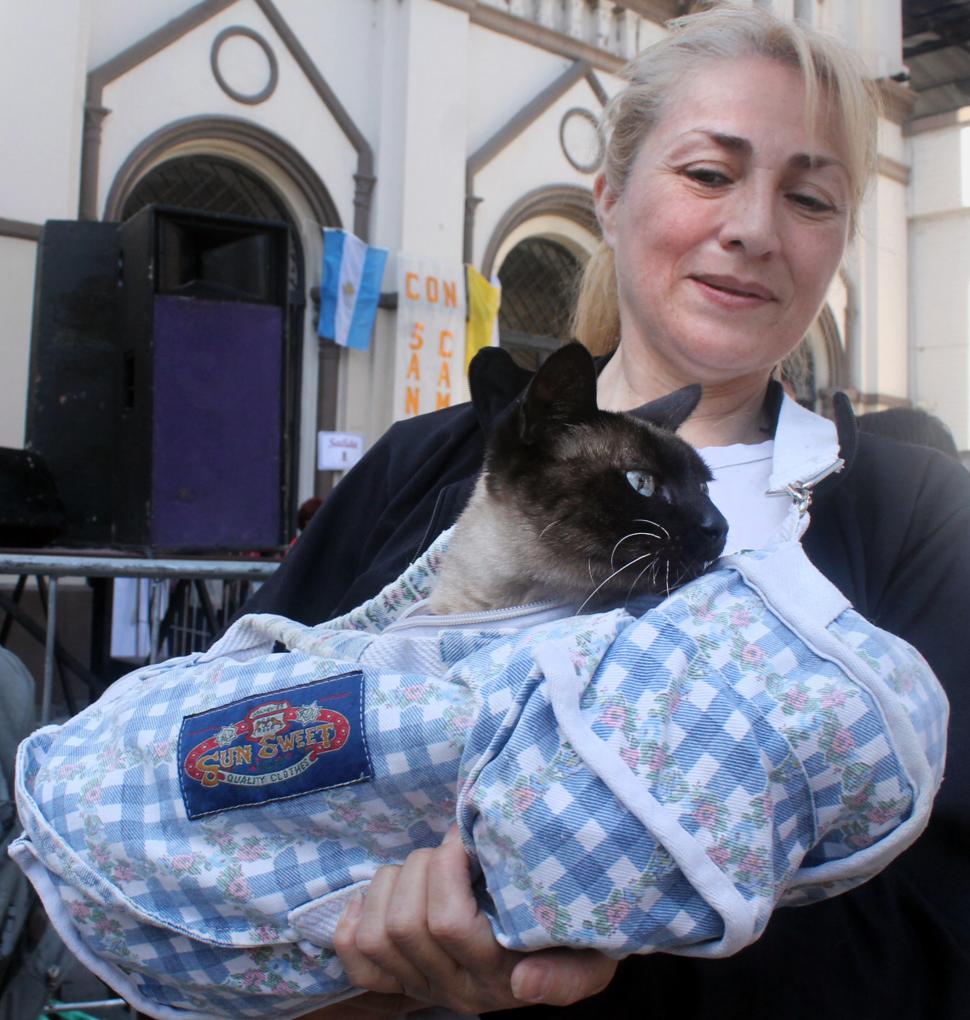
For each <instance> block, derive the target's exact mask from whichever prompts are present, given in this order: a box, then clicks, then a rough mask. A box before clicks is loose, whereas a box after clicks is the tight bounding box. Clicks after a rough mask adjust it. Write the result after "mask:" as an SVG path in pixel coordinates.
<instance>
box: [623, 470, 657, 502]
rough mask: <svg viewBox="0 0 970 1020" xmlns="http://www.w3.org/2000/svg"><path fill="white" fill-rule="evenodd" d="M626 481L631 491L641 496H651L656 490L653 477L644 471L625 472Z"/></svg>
mask: <svg viewBox="0 0 970 1020" xmlns="http://www.w3.org/2000/svg"><path fill="white" fill-rule="evenodd" d="M626 480H627V481H628V482H629V483H630V487H631V488H632V489H633V491H634V492H638V493H639V494H640V495H641V496H652V495H653V494H654V490H655V489H656V488H657V483H656V482H655V481H654V478H653V475H651V474H648V473H647V472H646V471H627V473H626Z"/></svg>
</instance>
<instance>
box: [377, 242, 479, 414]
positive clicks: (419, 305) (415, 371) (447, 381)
mask: <svg viewBox="0 0 970 1020" xmlns="http://www.w3.org/2000/svg"><path fill="white" fill-rule="evenodd" d="M467 399H468V386H467V383H466V382H465V270H464V266H463V265H462V264H461V262H458V261H455V262H449V261H443V260H441V259H429V258H422V257H420V256H413V255H407V254H405V253H403V252H402V253H401V254H400V255H399V256H398V274H397V359H396V365H395V372H394V418H395V420H397V419H399V418H410V417H413V416H414V415H416V414H424V413H425V412H426V411H435V410H437V409H438V408H440V407H450V406H451V405H452V404H456V403H459V402H460V401H462V400H467Z"/></svg>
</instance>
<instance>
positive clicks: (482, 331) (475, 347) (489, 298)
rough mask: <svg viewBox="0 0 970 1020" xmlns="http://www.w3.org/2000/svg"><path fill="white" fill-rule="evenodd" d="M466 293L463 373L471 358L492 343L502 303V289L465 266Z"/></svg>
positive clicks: (474, 269)
mask: <svg viewBox="0 0 970 1020" xmlns="http://www.w3.org/2000/svg"><path fill="white" fill-rule="evenodd" d="M465 285H466V289H467V291H468V325H467V327H466V330H465V371H466V372H467V371H468V366H469V364H470V363H471V360H472V358H474V357H475V355H476V354H477V353H478V352H479V351H480V350H481V349H482V348H483V347H488V346H490V345H491V343H492V335H493V333H494V332H495V320H496V318H497V317H498V309H499V305H500V304H501V303H502V289H501V288H500V287H496V286H494V285H493V284H491V283H489V282H488V280H486V279H485V277H484V276H482V274H481V273H480V272H479V271H478V270H477V269H476V268H475V267H474V266H469V265H466V266H465Z"/></svg>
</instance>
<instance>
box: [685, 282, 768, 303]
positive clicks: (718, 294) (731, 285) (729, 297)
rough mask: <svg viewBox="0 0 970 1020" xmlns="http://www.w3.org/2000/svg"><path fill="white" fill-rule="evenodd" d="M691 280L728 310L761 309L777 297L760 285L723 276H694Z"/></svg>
mask: <svg viewBox="0 0 970 1020" xmlns="http://www.w3.org/2000/svg"><path fill="white" fill-rule="evenodd" d="M691 279H692V280H693V281H694V283H695V284H697V286H698V287H699V289H700V290H701V292H702V293H703V294H704V295H705V296H706V297H708V298H709V299H710V300H712V301H714V302H716V303H717V304H720V305H723V306H725V307H728V308H759V307H761V306H762V305H764V304H766V303H767V302H769V301H774V300H775V295H774V294H773V293H772V292H771V291H770V290H768V289H767V288H766V287H762V286H761V285H760V284H757V283H751V282H749V281H747V280H735V279H734V278H733V277H723V276H692V277H691Z"/></svg>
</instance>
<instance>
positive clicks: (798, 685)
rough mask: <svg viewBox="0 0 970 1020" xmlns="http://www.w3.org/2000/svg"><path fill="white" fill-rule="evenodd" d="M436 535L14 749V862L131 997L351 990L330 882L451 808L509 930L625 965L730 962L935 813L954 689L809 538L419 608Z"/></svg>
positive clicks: (183, 1014) (165, 1003) (243, 623)
mask: <svg viewBox="0 0 970 1020" xmlns="http://www.w3.org/2000/svg"><path fill="white" fill-rule="evenodd" d="M446 542H447V536H444V537H443V538H442V540H441V541H440V542H439V543H437V544H436V546H435V547H433V549H432V550H431V551H430V552H429V554H427V555H426V556H425V557H424V558H422V559H421V560H419V561H418V562H417V563H415V564H414V565H413V566H412V567H411V568H410V569H409V570H408V572H407V573H406V574H405V575H404V576H403V577H402V578H401V579H399V580H398V581H397V582H395V583H394V584H393V585H391V586H389V587H388V588H387V589H385V591H384V592H382V593H381V594H380V595H379V596H377V597H376V598H374V599H372V600H371V601H370V602H368V603H367V604H366V605H364V606H362V607H360V608H359V609H357V610H355V611H354V612H353V613H351V614H349V615H348V616H346V617H343V618H341V619H340V620H337V621H333V622H331V623H328V624H323V625H320V626H318V627H312V628H311V627H304V626H302V625H300V624H296V623H294V622H292V621H290V620H286V619H283V618H281V617H273V616H251V617H245V618H243V619H242V620H240V621H239V622H238V623H237V624H235V625H234V627H233V628H231V629H230V631H229V632H228V633H227V634H226V636H225V637H224V638H223V639H222V640H221V641H220V642H218V643H217V644H216V645H214V646H213V647H212V648H211V649H210V650H209V651H208V652H206V653H204V654H200V655H193V656H188V657H184V658H181V659H173V660H170V661H169V662H166V663H163V664H160V665H156V666H149V667H146V668H144V669H141V670H138V671H136V672H135V673H132V674H130V675H129V676H128V677H125V678H124V679H122V680H121V681H119V682H118V683H117V684H116V685H115V686H114V687H112V688H111V690H110V691H109V692H108V693H107V694H106V695H105V696H104V697H103V698H102V699H101V700H100V701H99V702H97V703H96V704H95V705H93V706H91V707H90V708H88V709H86V710H85V711H83V712H81V713H80V714H79V715H78V716H76V717H75V718H73V719H71V720H70V721H69V722H67V723H66V724H65V725H63V726H54V727H47V728H45V729H43V730H40V731H38V732H37V733H35V734H34V735H33V736H32V737H31V738H30V739H29V740H27V741H26V742H25V743H24V744H23V745H21V748H20V753H19V766H18V785H17V797H18V807H19V810H20V814H21V818H22V821H23V824H24V827H25V835H24V836H23V837H22V839H21V840H19V841H18V843H17V844H16V845H15V847H14V849H13V850H12V853H13V855H14V857H15V859H16V860H17V861H18V862H19V863H20V865H21V866H22V867H23V868H24V870H25V871H26V872H27V874H28V875H29V877H30V879H31V881H32V882H33V883H34V885H35V886H36V888H37V889H38V891H39V893H40V895H41V896H42V898H43V900H44V903H45V905H46V907H47V910H48V912H49V914H50V915H51V918H52V920H53V922H54V924H55V925H56V926H57V928H58V930H59V931H60V933H61V935H62V936H63V937H64V938H65V940H66V941H67V942H68V943H69V945H70V946H71V948H72V949H73V950H74V951H75V952H76V953H77V955H78V956H80V957H81V959H82V960H83V962H84V963H85V964H86V965H87V966H88V967H89V968H90V969H91V970H93V971H94V972H95V973H96V974H98V975H100V976H101V977H102V978H103V979H104V980H105V981H107V982H108V984H110V985H112V986H113V987H115V988H116V989H117V990H118V991H119V992H120V993H121V994H122V995H124V996H125V997H126V998H127V999H128V1000H129V1001H130V1002H132V1003H133V1004H134V1005H135V1006H136V1007H137V1008H138V1009H140V1010H141V1011H143V1012H145V1013H147V1014H148V1015H150V1016H153V1017H159V1018H175V1017H180V1018H211V1017H228V1016H234V1017H263V1016H266V1015H268V1014H269V1013H270V1012H272V1015H274V1016H277V1017H280V1018H286V1017H294V1016H298V1015H299V1014H301V1013H303V1012H306V1011H308V1010H310V1009H312V1008H314V1007H317V1006H321V1005H324V1004H326V1003H328V1002H333V1001H336V1000H339V999H341V998H344V997H346V996H347V995H351V994H353V989H350V988H348V986H347V983H346V978H345V976H344V974H343V972H342V970H341V967H340V964H339V961H338V960H337V958H336V956H335V954H334V952H333V949H332V943H331V939H332V935H333V931H334V928H335V926H336V922H337V919H338V918H339V916H340V913H341V912H342V910H343V908H344V906H345V905H346V902H347V899H348V897H349V896H350V895H352V894H353V893H354V892H355V891H357V890H359V889H360V888H362V887H363V886H365V885H366V883H367V882H368V881H369V880H370V878H371V877H372V876H373V874H374V872H375V871H376V869H377V868H379V867H380V866H381V865H383V864H386V863H393V862H399V861H401V860H403V858H404V857H406V856H407V854H408V853H409V852H410V851H412V850H413V849H415V848H417V847H426V846H433V845H436V844H437V843H438V842H439V841H440V839H441V837H442V835H443V834H444V832H445V831H446V830H447V828H448V826H449V825H450V824H451V823H452V822H454V821H455V819H456V818H457V820H458V822H459V825H460V829H461V833H462V837H463V840H464V843H465V846H466V849H467V850H468V852H469V854H470V855H471V856H472V857H473V858H474V860H475V861H476V863H477V865H478V866H479V867H480V869H481V872H482V882H483V886H484V890H485V892H484V893H483V902H485V903H486V905H487V910H488V912H489V916H490V919H491V921H492V924H493V928H494V930H495V933H496V936H497V937H498V938H499V940H500V941H501V942H502V943H503V944H505V945H507V946H510V947H512V948H516V949H523V950H532V949H539V948H542V947H545V946H551V945H565V946H573V947H587V946H592V947H596V948H598V949H600V950H603V951H605V952H608V953H610V954H613V955H616V956H623V955H627V954H630V953H646V952H652V951H657V950H663V951H666V952H676V953H686V954H694V955H706V956H716V955H724V954H728V953H733V952H735V951H737V950H738V949H740V948H742V947H743V946H744V945H746V944H748V943H750V942H751V941H753V940H754V939H755V938H757V937H758V935H759V934H760V932H761V931H762V930H763V928H764V926H765V924H766V923H767V920H768V917H769V916H770V914H771V911H772V910H773V909H774V907H775V906H776V905H778V904H779V903H784V904H797V903H804V902H809V901H811V900H813V899H818V898H822V897H825V896H829V895H832V894H834V893H836V892H839V891H841V890H843V889H846V888H849V887H850V886H852V885H855V884H858V883H859V882H862V881H864V880H865V879H866V878H868V877H870V876H871V875H873V874H874V873H875V872H877V871H878V870H879V869H880V868H882V867H883V866H884V865H885V864H886V863H887V862H888V861H889V860H890V859H891V858H892V857H894V856H895V855H897V854H898V853H900V852H901V851H902V850H903V849H904V848H905V847H906V846H908V845H909V844H910V843H911V842H912V841H913V839H915V838H916V836H917V835H918V834H919V832H920V831H921V830H922V828H923V827H924V826H925V824H926V821H927V817H928V814H929V810H930V805H931V802H932V799H933V796H934V794H935V791H936V789H937V788H938V786H939V782H940V779H941V771H942V763H943V755H944V745H945V729H946V717H947V706H946V701H945V698H944V695H943V693H942V691H941V689H940V687H939V685H938V683H937V681H936V680H935V678H934V677H933V675H932V673H931V671H930V670H929V668H928V667H927V666H926V664H925V662H924V661H923V660H922V658H921V657H920V656H919V654H918V653H917V652H916V651H915V650H914V649H912V648H911V647H909V646H908V645H906V644H905V643H904V642H902V641H900V640H898V639H896V638H893V637H891V636H889V635H887V634H885V633H884V632H882V631H880V630H878V629H877V628H875V627H873V626H872V625H870V624H868V623H867V622H866V621H865V620H863V619H862V618H861V617H860V616H859V614H857V613H856V612H854V611H853V610H852V609H851V607H850V606H849V605H848V603H847V602H846V601H845V599H844V598H843V597H842V596H841V595H840V594H839V593H838V592H837V591H836V590H835V589H834V588H833V587H832V586H831V585H830V584H829V583H828V582H827V581H825V579H824V578H822V576H821V575H820V574H818V572H817V571H816V570H815V569H814V568H813V567H812V566H811V564H810V563H809V562H808V560H807V559H806V557H805V556H804V554H803V552H802V550H801V548H800V546H798V545H797V544H796V543H788V544H784V545H781V546H778V547H776V548H773V549H770V550H766V551H762V552H758V553H745V554H742V555H739V556H735V557H729V558H727V559H725V560H722V561H721V563H720V565H719V568H718V569H717V570H715V571H713V572H712V573H710V574H708V575H706V576H705V577H703V578H700V579H698V580H697V581H695V582H693V583H691V584H689V585H687V586H685V587H684V588H682V589H680V590H679V591H677V592H675V593H674V594H673V595H671V596H670V597H669V598H667V599H666V600H664V601H663V602H662V603H661V604H660V605H659V606H657V607H655V608H652V609H649V610H648V611H646V612H644V613H642V614H640V615H636V614H634V613H631V612H629V611H627V610H626V609H622V608H621V609H615V610H612V611H609V612H603V613H596V614H590V615H586V616H580V617H576V616H568V615H566V614H567V613H568V610H565V609H563V608H562V607H555V606H542V607H525V608H522V609H516V610H506V611H499V612H496V613H490V614H481V615H479V616H475V617H461V616H456V617H445V618H438V617H433V616H430V615H427V614H423V613H422V612H421V605H422V601H421V600H422V599H424V598H425V597H426V596H427V595H428V593H429V592H430V590H431V587H432V586H433V582H434V576H435V570H436V566H437V563H438V562H439V558H440V556H441V554H442V552H443V550H444V548H445V547H446ZM279 644H282V645H283V646H285V648H287V649H288V651H287V652H273V648H274V647H278V646H279Z"/></svg>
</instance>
